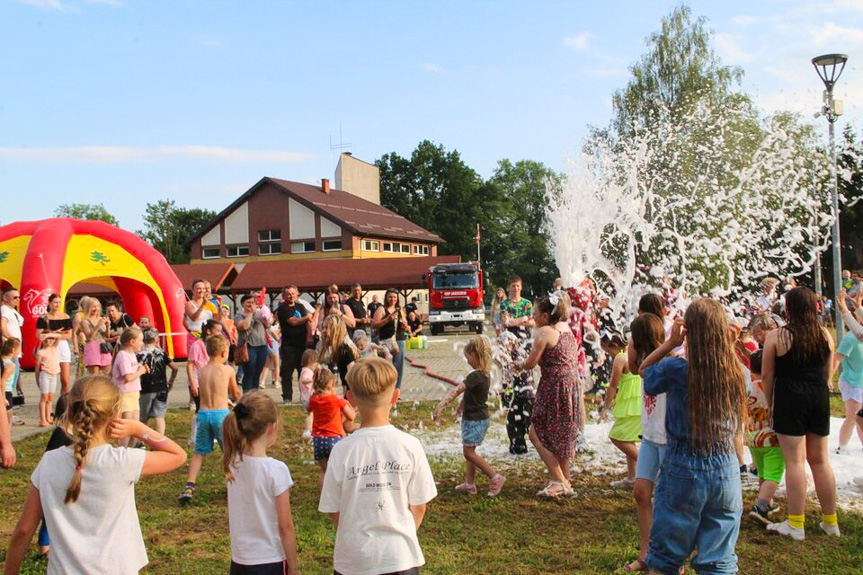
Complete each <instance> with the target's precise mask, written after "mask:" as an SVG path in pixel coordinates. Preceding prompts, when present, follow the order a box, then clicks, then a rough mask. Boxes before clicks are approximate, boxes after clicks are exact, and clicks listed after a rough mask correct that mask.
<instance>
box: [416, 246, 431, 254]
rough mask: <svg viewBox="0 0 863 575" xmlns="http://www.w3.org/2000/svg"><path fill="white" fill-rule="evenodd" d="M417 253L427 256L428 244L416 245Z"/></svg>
mask: <svg viewBox="0 0 863 575" xmlns="http://www.w3.org/2000/svg"><path fill="white" fill-rule="evenodd" d="M417 249H418V250H419V253H420V254H421V255H424V256H427V255H429V247H428V246H417Z"/></svg>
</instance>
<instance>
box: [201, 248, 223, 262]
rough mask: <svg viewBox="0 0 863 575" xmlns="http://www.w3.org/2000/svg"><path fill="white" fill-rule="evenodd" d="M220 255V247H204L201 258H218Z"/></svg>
mask: <svg viewBox="0 0 863 575" xmlns="http://www.w3.org/2000/svg"><path fill="white" fill-rule="evenodd" d="M221 256H222V249H221V248H204V254H203V258H204V259H205V260H211V259H213V258H218V257H221Z"/></svg>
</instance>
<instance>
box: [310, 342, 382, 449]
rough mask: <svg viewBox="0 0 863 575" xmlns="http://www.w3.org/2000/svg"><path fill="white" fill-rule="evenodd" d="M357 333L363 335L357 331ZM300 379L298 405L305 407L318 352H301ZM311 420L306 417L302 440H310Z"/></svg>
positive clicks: (316, 367)
mask: <svg viewBox="0 0 863 575" xmlns="http://www.w3.org/2000/svg"><path fill="white" fill-rule="evenodd" d="M357 333H365V332H364V331H358V332H357ZM300 365H301V366H302V369H301V370H300V379H299V382H298V383H297V387H298V388H299V391H300V403H302V404H303V405H306V404H308V403H309V398H310V397H311V396H312V385H313V384H314V383H315V370H317V369H318V352H316V351H315V350H313V349H307V350H306V351H304V352H303V355H302V357H301V358H300ZM312 418H313V415H312V414H311V413H308V414H307V415H306V421H305V426H304V427H303V439H311V438H312Z"/></svg>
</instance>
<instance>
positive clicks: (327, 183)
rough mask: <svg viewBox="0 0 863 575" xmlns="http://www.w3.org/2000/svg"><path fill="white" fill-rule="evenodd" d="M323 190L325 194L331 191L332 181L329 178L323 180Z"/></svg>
mask: <svg viewBox="0 0 863 575" xmlns="http://www.w3.org/2000/svg"><path fill="white" fill-rule="evenodd" d="M321 191H322V192H323V193H325V194H329V193H330V181H329V180H328V179H327V178H324V179H322V180H321Z"/></svg>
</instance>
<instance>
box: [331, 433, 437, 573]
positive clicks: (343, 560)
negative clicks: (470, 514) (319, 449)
mask: <svg viewBox="0 0 863 575" xmlns="http://www.w3.org/2000/svg"><path fill="white" fill-rule="evenodd" d="M436 496H437V488H436V487H435V483H434V478H433V477H432V473H431V468H430V467H429V463H428V459H426V455H425V452H424V451H423V448H422V445H421V444H420V442H419V440H418V439H417V438H416V437H413V436H411V435H408V434H407V433H404V432H402V431H399V430H398V429H396V428H395V427H393V426H392V425H385V426H381V427H368V428H362V429H359V430H358V431H355V432H354V433H353V434H351V435H350V436H348V437H347V438H346V439H343V440H342V441H340V442H338V443H337V444H336V445H335V447H333V451H332V453H330V460H329V463H328V464H327V473H326V476H325V477H324V486H323V489H322V490H321V501H320V504H319V505H318V511H321V512H323V513H339V514H340V515H339V529H338V532H337V533H336V547H335V552H334V555H333V568H334V569H335V570H336V571H338V572H339V573H343V574H344V575H377V574H378V573H392V572H394V571H405V570H407V569H411V568H413V567H419V566H421V565H423V564H424V563H425V558H424V557H423V553H422V550H421V549H420V544H419V540H418V539H417V531H416V525H415V524H414V519H413V515H411V512H410V510H409V509H408V505H422V504H424V503H428V502H429V501H431V500H432V499H434V498H435V497H436Z"/></svg>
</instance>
